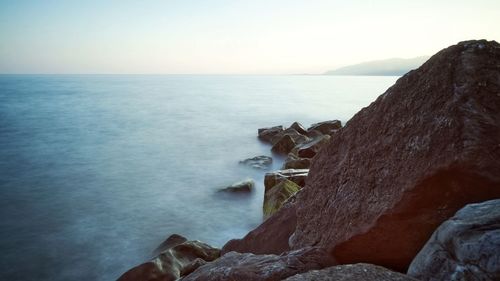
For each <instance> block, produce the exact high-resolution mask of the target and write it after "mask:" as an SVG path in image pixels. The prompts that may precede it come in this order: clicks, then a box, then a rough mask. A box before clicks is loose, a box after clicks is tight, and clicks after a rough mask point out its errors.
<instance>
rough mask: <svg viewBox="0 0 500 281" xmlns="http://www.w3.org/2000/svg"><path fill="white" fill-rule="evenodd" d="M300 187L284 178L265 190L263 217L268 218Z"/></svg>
mask: <svg viewBox="0 0 500 281" xmlns="http://www.w3.org/2000/svg"><path fill="white" fill-rule="evenodd" d="M300 188H301V187H300V186H298V185H297V184H296V183H294V182H293V181H290V180H287V179H285V180H283V181H281V182H280V183H278V184H277V185H275V186H274V187H272V188H271V189H268V190H266V192H265V194H264V206H263V213H264V218H268V217H269V216H271V215H272V214H274V213H276V212H277V211H278V210H279V209H280V208H281V207H282V206H283V204H284V203H285V202H286V201H287V200H288V198H290V197H291V196H292V195H293V194H295V193H296V192H297V191H299V190H300Z"/></svg>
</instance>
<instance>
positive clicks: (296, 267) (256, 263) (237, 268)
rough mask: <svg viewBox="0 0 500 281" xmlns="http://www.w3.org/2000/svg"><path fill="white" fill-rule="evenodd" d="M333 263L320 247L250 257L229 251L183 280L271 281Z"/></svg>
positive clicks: (251, 255) (248, 254)
mask: <svg viewBox="0 0 500 281" xmlns="http://www.w3.org/2000/svg"><path fill="white" fill-rule="evenodd" d="M333 264H334V261H333V259H332V258H331V257H330V256H329V255H328V253H327V252H326V251H325V250H324V249H321V248H315V247H307V248H304V249H300V250H296V251H291V252H286V253H283V254H282V255H279V256H277V255H254V254H250V253H245V254H241V253H236V252H230V253H227V254H225V255H224V256H222V257H221V258H219V259H217V260H216V261H214V262H212V263H208V264H206V265H204V266H201V267H199V268H198V269H196V270H195V271H194V272H193V273H191V274H189V275H188V276H186V277H184V278H183V279H182V280H183V281H224V280H228V281H229V280H245V281H253V280H258V281H274V280H282V279H285V278H287V277H289V276H292V275H295V274H297V273H302V272H306V271H309V270H312V269H320V268H324V267H327V266H331V265H333Z"/></svg>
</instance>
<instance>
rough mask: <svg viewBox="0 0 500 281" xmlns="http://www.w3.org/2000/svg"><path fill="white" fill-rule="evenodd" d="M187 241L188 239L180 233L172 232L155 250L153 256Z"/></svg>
mask: <svg viewBox="0 0 500 281" xmlns="http://www.w3.org/2000/svg"><path fill="white" fill-rule="evenodd" d="M186 241H188V240H187V238H186V237H184V236H182V235H179V234H172V235H170V236H169V237H168V238H167V239H166V240H165V241H163V242H162V243H161V244H160V246H158V247H157V248H156V249H155V250H154V251H153V257H156V256H157V255H159V254H160V253H161V252H164V251H166V250H168V249H170V248H173V247H175V246H177V245H179V244H182V243H184V242H186Z"/></svg>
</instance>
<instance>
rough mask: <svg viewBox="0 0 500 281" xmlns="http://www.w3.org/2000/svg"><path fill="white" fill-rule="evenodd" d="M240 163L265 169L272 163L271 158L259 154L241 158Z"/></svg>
mask: <svg viewBox="0 0 500 281" xmlns="http://www.w3.org/2000/svg"><path fill="white" fill-rule="evenodd" d="M240 163H241V164H244V165H247V166H249V167H252V168H254V169H260V170H267V169H269V167H270V166H271V164H272V163H273V158H271V157H269V156H265V155H261V156H255V157H252V158H248V159H245V160H242V161H240Z"/></svg>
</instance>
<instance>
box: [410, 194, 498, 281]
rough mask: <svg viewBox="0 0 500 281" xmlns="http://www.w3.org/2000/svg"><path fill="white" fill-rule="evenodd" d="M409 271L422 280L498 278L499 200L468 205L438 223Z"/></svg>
mask: <svg viewBox="0 0 500 281" xmlns="http://www.w3.org/2000/svg"><path fill="white" fill-rule="evenodd" d="M408 275H411V276H413V277H415V278H417V279H419V280H423V281H431V280H432V281H434V280H435V281H438V280H491V281H493V280H500V200H491V201H486V202H483V203H479V204H470V205H467V206H466V207H465V208H463V209H461V210H460V211H458V212H457V214H456V215H455V216H454V217H452V218H451V219H449V220H447V221H445V222H444V223H443V224H441V225H440V226H439V228H438V229H437V230H436V231H435V232H434V233H433V234H432V236H431V239H429V241H427V243H426V244H425V246H424V248H423V249H422V250H421V251H420V252H419V253H418V255H417V256H416V257H415V259H414V260H413V261H412V263H411V265H410V268H409V269H408Z"/></svg>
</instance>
